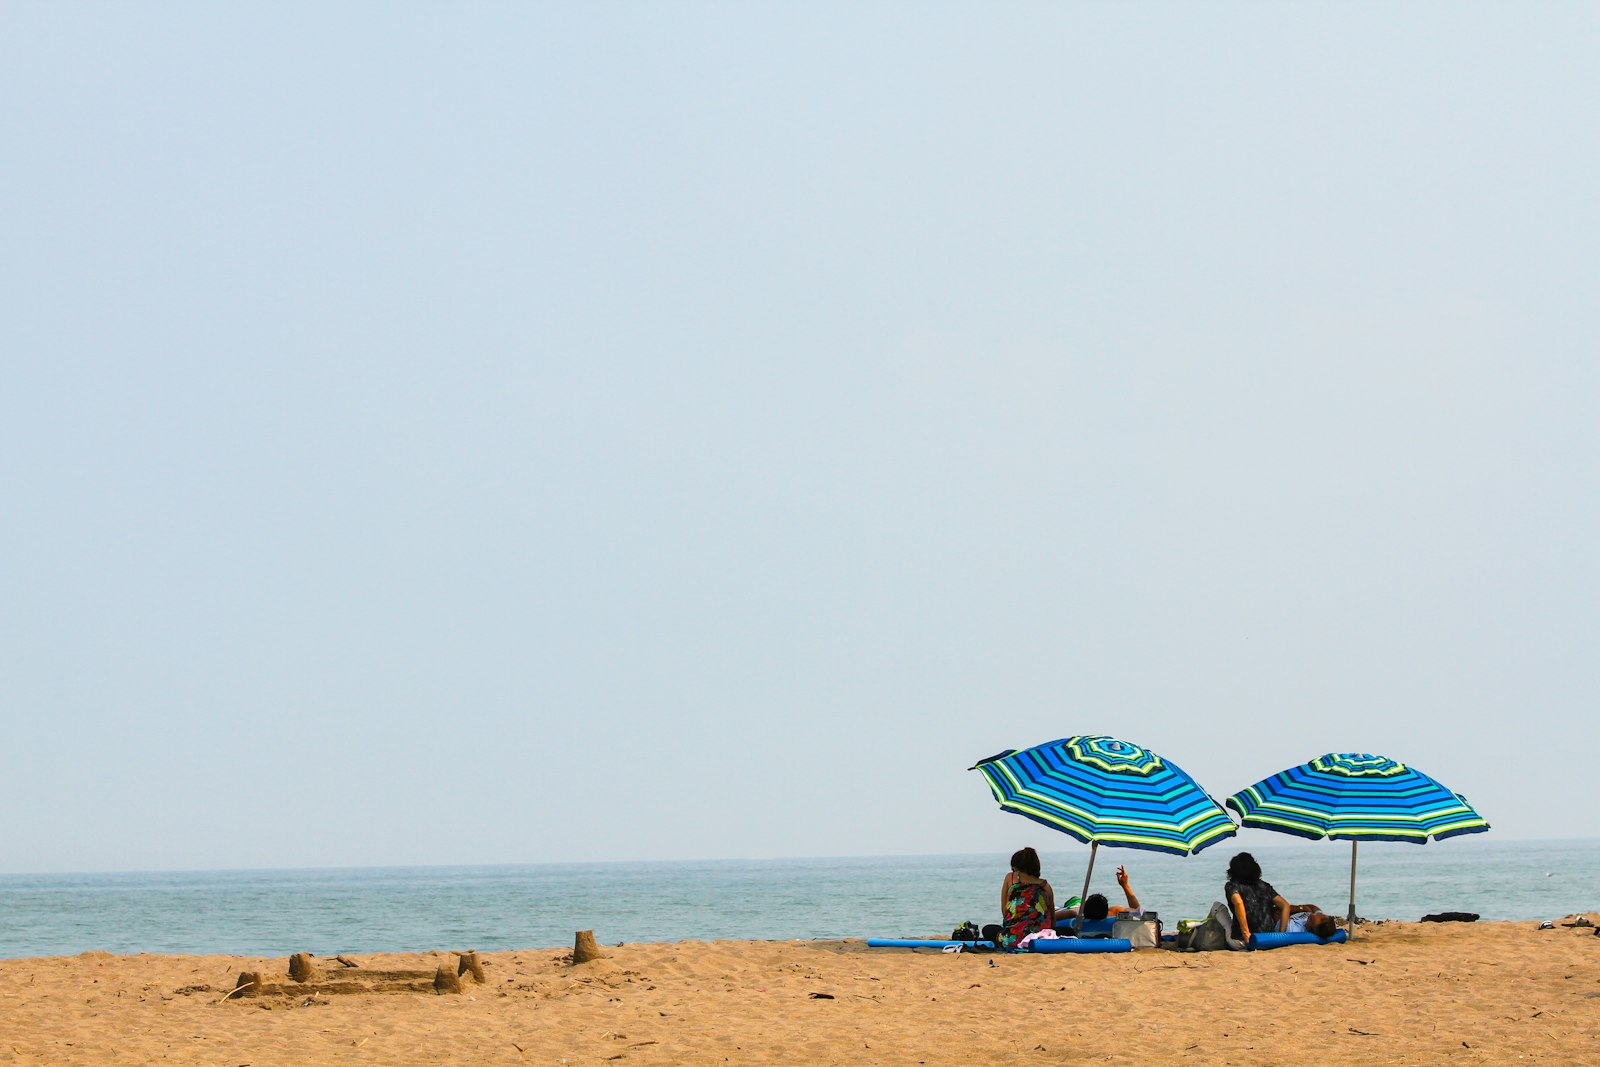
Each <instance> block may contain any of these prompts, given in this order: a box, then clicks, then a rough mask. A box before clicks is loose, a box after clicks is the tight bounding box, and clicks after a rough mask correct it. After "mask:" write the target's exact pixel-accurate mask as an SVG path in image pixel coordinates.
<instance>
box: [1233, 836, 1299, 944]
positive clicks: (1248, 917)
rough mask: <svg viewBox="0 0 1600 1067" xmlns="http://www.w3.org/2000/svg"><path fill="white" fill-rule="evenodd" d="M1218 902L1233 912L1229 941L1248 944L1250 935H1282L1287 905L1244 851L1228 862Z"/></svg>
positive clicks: (1286, 916) (1287, 914)
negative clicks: (1226, 874)
mask: <svg viewBox="0 0 1600 1067" xmlns="http://www.w3.org/2000/svg"><path fill="white" fill-rule="evenodd" d="M1222 899H1224V900H1226V901H1227V902H1228V907H1230V908H1232V909H1233V938H1234V940H1236V941H1249V940H1250V935H1251V934H1276V933H1282V932H1283V928H1284V926H1285V925H1286V924H1287V923H1288V921H1289V910H1290V906H1289V902H1288V901H1287V900H1284V899H1283V898H1282V897H1280V896H1279V895H1278V891H1277V890H1276V889H1274V888H1272V883H1271V882H1268V881H1266V880H1265V879H1264V878H1262V877H1261V864H1259V863H1257V862H1256V859H1255V857H1254V856H1252V855H1250V853H1248V852H1241V853H1239V854H1238V855H1237V856H1235V857H1233V859H1232V860H1230V861H1229V863H1228V881H1227V884H1225V885H1224V886H1223V887H1222Z"/></svg>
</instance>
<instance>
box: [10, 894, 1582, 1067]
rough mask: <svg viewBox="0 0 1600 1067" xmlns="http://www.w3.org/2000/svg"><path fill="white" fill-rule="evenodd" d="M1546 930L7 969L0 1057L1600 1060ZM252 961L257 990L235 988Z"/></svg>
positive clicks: (95, 957) (1437, 928)
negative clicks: (479, 979)
mask: <svg viewBox="0 0 1600 1067" xmlns="http://www.w3.org/2000/svg"><path fill="white" fill-rule="evenodd" d="M1537 926H1538V924H1537V923H1533V922H1519V923H1475V924H1459V923H1446V924H1433V923H1380V924H1371V925H1366V926H1363V927H1361V928H1360V931H1359V934H1360V936H1359V938H1358V939H1357V940H1355V941H1353V942H1350V943H1348V944H1343V945H1339V944H1334V945H1326V946H1321V945H1301V946H1292V947H1288V948H1281V949H1275V950H1272V951H1270V952H1210V953H1180V952H1172V951H1161V950H1147V951H1142V952H1134V953H1126V954H1118V955H1109V954H1108V955H1077V954H1055V955H1032V956H1030V955H996V954H993V953H980V952H968V953H962V954H958V955H957V954H944V953H940V952H938V951H937V950H927V949H921V950H909V949H869V948H867V947H866V945H865V943H864V942H861V941H854V940H847V941H779V942H765V941H714V942H692V941H684V942H672V943H659V944H644V943H640V944H627V945H620V946H610V945H603V948H604V951H605V952H606V954H607V958H605V959H601V960H597V961H594V962H591V963H585V964H581V965H577V966H574V965H572V964H571V963H570V962H568V961H569V959H570V953H568V952H563V951H560V950H549V949H539V950H523V951H507V952H487V953H483V954H482V955H481V960H482V966H483V972H484V977H485V981H484V982H483V983H482V984H478V983H475V982H473V981H471V980H470V978H469V979H468V980H466V981H465V982H464V984H463V987H462V991H461V992H460V993H442V994H441V993H435V992H433V991H432V988H431V976H432V975H433V974H434V972H435V971H436V970H437V969H438V968H439V967H440V966H441V965H444V966H446V967H448V968H450V969H451V970H452V971H454V970H455V964H456V957H455V956H454V955H452V954H451V953H449V952H438V953H420V954H407V955H372V956H354V957H350V958H351V959H352V960H353V961H354V962H356V963H358V964H359V966H358V967H356V968H353V969H350V968H345V967H343V966H342V965H340V964H338V963H336V962H335V961H333V960H329V959H322V958H318V959H316V960H315V961H314V962H315V964H316V966H317V967H318V970H319V974H318V976H317V977H315V978H314V979H313V980H312V981H310V982H308V983H305V984H304V985H300V984H297V983H294V982H291V981H290V979H289V977H288V959H287V958H276V959H260V958H245V957H234V956H162V955H139V956H112V955H108V954H106V953H93V952H92V953H85V954H83V955H79V956H70V957H56V958H48V959H22V960H0V1064H111V1063H140V1064H143V1063H162V1064H204V1065H207V1067H218V1065H229V1067H239V1065H246V1064H248V1065H250V1067H276V1065H280V1064H283V1065H288V1064H295V1065H305V1064H369V1065H377V1064H421V1063H441V1064H442V1063H451V1062H461V1063H473V1064H561V1063H567V1064H606V1063H616V1064H622V1065H642V1064H673V1063H708V1064H721V1063H732V1064H740V1063H778V1062H784V1063H792V1064H813V1063H817V1064H844V1063H849V1064H924V1063H925V1064H957V1063H963V1064H965V1063H976V1064H1000V1063H1008V1064H1053V1063H1073V1064H1076V1063H1111V1062H1126V1063H1134V1064H1141V1065H1148V1064H1166V1063H1182V1064H1197V1065H1198V1064H1305V1063H1328V1064H1437V1063H1451V1064H1507V1063H1552V1064H1588V1063H1600V937H1596V936H1595V935H1594V931H1593V930H1592V929H1586V928H1569V927H1563V926H1559V925H1558V926H1557V927H1556V928H1555V929H1553V930H1539V929H1537ZM597 934H598V935H599V936H600V937H601V939H602V941H603V938H604V931H597ZM460 947H462V948H467V947H469V946H460ZM242 971H258V972H260V973H261V975H262V978H263V980H264V982H265V983H266V984H267V989H266V991H265V992H264V993H263V994H262V995H258V996H252V997H231V998H230V997H228V994H229V992H230V991H231V990H233V989H234V986H235V983H236V980H237V977H238V975H239V974H240V972H242ZM385 972H387V973H385ZM363 985H365V986H366V987H368V988H372V989H379V988H387V989H389V990H390V991H383V992H377V991H374V992H361V991H359V989H360V988H361V987H362V986H363ZM225 998H226V999H225Z"/></svg>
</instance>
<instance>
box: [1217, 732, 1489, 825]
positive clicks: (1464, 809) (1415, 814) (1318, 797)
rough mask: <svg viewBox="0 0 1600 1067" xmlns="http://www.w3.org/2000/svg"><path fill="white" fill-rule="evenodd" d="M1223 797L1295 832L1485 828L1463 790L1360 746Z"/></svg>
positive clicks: (1256, 821)
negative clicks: (1452, 787)
mask: <svg viewBox="0 0 1600 1067" xmlns="http://www.w3.org/2000/svg"><path fill="white" fill-rule="evenodd" d="M1225 803H1226V804H1227V805H1228V807H1230V808H1232V809H1233V810H1234V811H1236V812H1238V813H1239V816H1240V819H1241V820H1242V823H1243V825H1245V826H1250V827H1256V828H1259V829H1262V830H1277V831H1279V832H1280V833H1285V834H1293V835H1295V836H1296V837H1309V838H1312V839H1320V838H1324V837H1331V838H1335V839H1338V840H1342V841H1411V842H1414V843H1416V844H1419V845H1421V844H1426V843H1427V842H1428V841H1430V840H1442V839H1444V838H1446V837H1454V836H1456V835H1457V834H1478V833H1482V832H1483V831H1485V830H1487V829H1489V824H1488V823H1487V822H1486V821H1484V818H1483V816H1481V815H1479V814H1478V813H1477V812H1476V811H1474V810H1473V808H1472V805H1471V804H1468V803H1467V800H1466V798H1465V797H1463V796H1461V795H1460V794H1459V793H1452V792H1451V791H1450V790H1449V789H1447V788H1445V787H1444V786H1443V785H1441V784H1439V783H1438V782H1437V781H1435V780H1434V779H1432V778H1430V777H1428V776H1427V775H1426V774H1423V773H1422V772H1421V771H1419V770H1417V769H1416V768H1415V767H1409V766H1407V765H1406V764H1404V763H1397V762H1396V761H1394V760H1392V759H1389V758H1388V757H1387V756H1374V755H1370V754H1368V753H1365V752H1330V753H1328V754H1327V755H1326V756H1318V757H1317V758H1316V759H1314V760H1312V761H1311V762H1310V763H1302V764H1301V765H1300V766H1298V767H1290V768H1289V769H1288V770H1286V771H1279V772H1278V773H1277V774H1274V775H1273V776H1272V777H1270V778H1263V779H1262V780H1261V781H1259V782H1257V783H1256V784H1255V785H1253V786H1250V787H1249V788H1248V789H1241V790H1240V791H1239V792H1237V793H1235V794H1233V796H1231V797H1229V798H1228V799H1227V800H1226V801H1225Z"/></svg>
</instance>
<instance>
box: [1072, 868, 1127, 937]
mask: <svg viewBox="0 0 1600 1067" xmlns="http://www.w3.org/2000/svg"><path fill="white" fill-rule="evenodd" d="M1117 884H1118V885H1120V886H1121V887H1122V895H1123V896H1125V897H1127V898H1128V906H1127V907H1123V906H1122V905H1121V904H1112V903H1111V902H1110V901H1108V900H1106V898H1105V894H1104V893H1090V894H1089V895H1088V897H1086V898H1085V899H1084V901H1083V907H1082V908H1081V909H1080V908H1061V909H1060V910H1058V911H1057V912H1056V922H1057V923H1058V924H1061V925H1065V924H1067V923H1070V922H1072V920H1074V919H1076V918H1077V917H1078V916H1079V915H1080V914H1082V916H1083V917H1084V918H1085V919H1086V920H1088V921H1089V922H1099V921H1100V920H1101V919H1104V918H1107V917H1108V916H1112V915H1127V916H1129V917H1131V918H1138V917H1139V916H1140V915H1143V914H1144V909H1143V908H1141V907H1140V906H1139V898H1138V896H1137V895H1135V893H1134V891H1133V883H1132V882H1130V881H1129V880H1128V868H1126V867H1118V868H1117Z"/></svg>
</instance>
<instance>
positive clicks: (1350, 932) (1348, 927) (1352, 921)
mask: <svg viewBox="0 0 1600 1067" xmlns="http://www.w3.org/2000/svg"><path fill="white" fill-rule="evenodd" d="M1358 843H1359V842H1357V841H1355V840H1354V839H1352V840H1351V841H1350V914H1349V915H1346V916H1345V919H1344V930H1345V934H1344V936H1345V937H1346V938H1347V939H1349V940H1351V941H1354V940H1355V936H1356V845H1357V844H1358Z"/></svg>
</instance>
